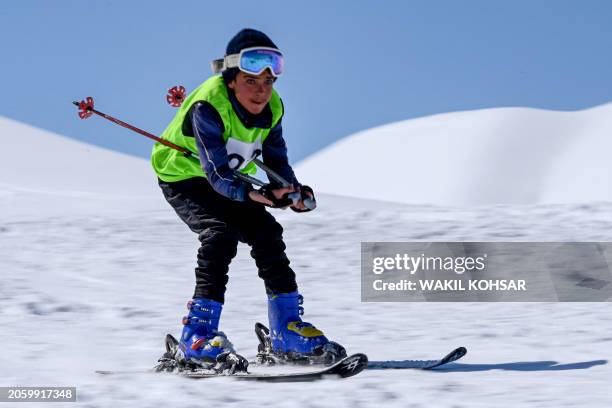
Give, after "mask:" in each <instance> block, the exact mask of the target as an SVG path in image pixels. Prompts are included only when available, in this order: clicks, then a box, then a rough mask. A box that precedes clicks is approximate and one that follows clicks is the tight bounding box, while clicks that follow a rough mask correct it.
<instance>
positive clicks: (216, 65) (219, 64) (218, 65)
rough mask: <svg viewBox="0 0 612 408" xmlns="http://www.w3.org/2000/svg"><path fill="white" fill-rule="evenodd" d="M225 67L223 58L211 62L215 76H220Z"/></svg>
mask: <svg viewBox="0 0 612 408" xmlns="http://www.w3.org/2000/svg"><path fill="white" fill-rule="evenodd" d="M223 66H224V61H223V58H220V59H216V60H212V61H211V62H210V69H212V72H213V74H220V73H221V72H223Z"/></svg>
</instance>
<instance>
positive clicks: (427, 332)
mask: <svg viewBox="0 0 612 408" xmlns="http://www.w3.org/2000/svg"><path fill="white" fill-rule="evenodd" d="M7 129H9V130H8V131H7ZM0 132H1V133H2V134H7V132H10V134H11V135H12V137H13V138H12V139H11V140H12V141H13V142H12V143H15V144H16V145H15V146H14V149H13V150H12V151H18V150H19V148H23V147H25V146H29V147H30V148H32V149H33V150H37V148H36V146H40V144H39V142H40V143H46V145H45V151H46V153H52V154H42V153H44V152H41V154H40V156H37V157H34V159H33V158H32V156H28V157H22V158H21V159H20V158H17V157H14V156H12V155H11V158H9V159H8V160H4V161H0V183H1V187H2V188H1V191H0V243H1V245H0V271H1V272H0V273H1V277H2V279H0V326H1V327H2V330H1V331H0V347H1V349H2V350H3V352H2V353H0V386H9V385H11V386H12V385H21V386H25V385H32V386H34V385H39V386H50V385H56V386H76V387H77V393H78V402H77V404H75V405H76V406H83V407H111V406H112V407H117V406H134V407H159V406H180V407H202V406H237V407H238V406H240V407H244V406H283V407H285V406H288V407H291V406H295V407H327V406H351V407H367V406H383V405H384V406H385V407H431V406H435V407H438V406H440V407H472V406H482V407H492V406H521V407H523V406H525V407H551V406H553V407H570V406H572V407H573V406H575V407H609V406H611V405H612V396H611V395H610V393H609V383H610V379H611V378H612V369H610V363H609V360H610V359H612V351H611V350H612V334H611V333H612V313H611V308H610V304H609V303H571V304H570V303H556V304H552V303H550V304H549V303H361V302H360V267H359V262H360V242H361V241H368V240H369V241H412V240H426V241H453V240H457V241H462V240H470V241H478V240H482V241H495V240H499V241H514V240H516V241H529V240H543V241H546V240H595V241H609V240H611V239H612V232H610V231H612V217H611V215H612V203H608V202H592V203H586V204H546V205H543V204H540V205H517V204H514V205H489V206H479V207H471V208H465V207H464V208H462V207H449V206H434V205H418V204H413V205H408V204H397V203H390V202H385V201H374V200H356V199H350V198H346V197H340V196H333V195H324V194H323V195H320V196H319V197H318V198H319V208H318V209H317V210H316V211H315V212H313V213H310V214H295V213H293V212H283V211H275V212H274V214H275V215H276V216H277V217H278V219H279V220H280V221H281V223H282V224H283V225H284V226H285V238H286V242H287V246H288V251H287V252H288V255H289V256H290V259H291V260H292V265H293V267H294V269H295V270H296V272H297V274H298V283H299V284H300V287H301V291H302V292H303V294H304V296H305V305H304V306H305V307H306V317H307V318H308V320H310V321H312V322H314V323H315V324H316V325H317V326H319V327H321V328H322V329H324V330H325V331H326V333H327V334H328V335H329V336H330V337H331V338H333V339H335V340H337V341H339V342H341V343H343V344H344V345H346V346H347V348H348V349H349V351H353V352H357V351H360V352H365V353H367V354H368V356H369V357H370V359H371V360H376V361H381V360H382V361H385V360H404V359H427V358H437V357H439V356H440V355H441V354H443V353H445V352H447V351H449V349H450V348H451V347H455V346H459V345H463V346H466V347H467V348H468V350H469V352H468V355H467V356H466V357H464V359H463V360H461V361H460V362H458V363H456V364H454V365H452V366H449V367H448V368H447V369H445V370H440V371H437V372H418V371H413V370H393V371H391V370H387V371H374V370H372V371H365V372H363V373H361V374H359V375H358V376H356V377H354V378H352V379H348V380H323V381H319V382H313V383H287V384H265V383H245V382H236V381H232V380H231V379H227V378H218V379H212V380H205V381H197V380H189V379H185V378H180V377H177V376H173V375H154V374H139V375H133V374H131V375H118V376H110V377H107V376H99V375H97V374H95V373H94V370H97V369H133V368H147V367H150V366H151V365H152V364H153V363H154V362H155V361H156V359H157V357H159V355H160V354H161V352H162V350H163V337H164V335H165V333H167V332H170V333H173V334H178V333H179V330H180V327H181V325H180V319H181V317H182V316H183V314H184V313H185V308H184V304H185V302H186V301H187V300H188V299H189V298H190V296H191V294H192V291H193V281H194V272H193V268H194V264H195V255H196V249H197V245H198V242H197V240H196V237H195V235H194V234H193V233H191V232H190V231H189V230H188V229H187V228H186V227H185V226H184V225H183V224H182V223H181V221H180V220H179V219H178V217H176V215H175V214H174V213H173V211H172V209H171V208H170V207H169V206H168V205H167V204H166V203H165V202H164V201H163V198H162V196H161V194H160V193H159V192H158V191H157V187H156V185H155V179H154V177H153V176H152V173H151V171H150V170H149V168H148V163H147V162H146V161H144V160H140V159H135V158H130V157H127V156H124V155H120V154H117V153H113V152H109V151H105V150H102V149H99V148H95V147H91V146H87V145H83V144H80V143H77V142H74V141H71V140H69V139H64V138H60V137H59V136H57V135H53V134H50V133H48V132H44V131H39V130H36V129H33V128H30V127H27V126H25V125H22V124H18V123H16V122H12V121H9V120H7V119H1V120H0ZM16 135H19V137H18V138H16V137H15V136H16ZM21 143H23V144H21ZM34 143H36V144H34ZM23 162H25V163H23ZM19 163H23V164H22V165H19ZM298 175H299V174H298ZM423 177H427V175H426V174H423ZM313 187H315V189H316V187H317V186H316V184H315V183H313ZM265 307H266V302H265V294H264V290H263V284H262V283H261V282H260V281H259V279H258V277H257V273H256V269H255V266H254V263H253V262H252V260H251V259H250V258H249V253H248V248H246V247H244V246H241V247H240V249H239V253H238V256H237V257H236V259H235V260H234V262H233V264H232V267H231V271H230V282H229V289H228V294H227V303H226V306H225V309H224V312H223V318H222V324H221V327H222V329H223V330H224V331H225V332H226V333H227V334H228V335H229V336H230V339H231V340H232V341H233V342H234V344H235V345H236V346H237V348H238V351H239V352H242V353H243V354H244V355H246V356H253V355H254V352H255V348H256V344H257V340H256V338H255V336H254V334H253V325H254V323H255V322H256V321H264V322H265V318H266V309H265ZM35 405H36V404H31V405H28V406H35ZM41 405H42V404H41ZM56 405H57V406H59V404H49V405H47V403H45V404H44V405H43V406H50V407H51V406H56ZM65 405H67V404H65ZM7 406H8V404H7ZM71 406H72V405H71Z"/></svg>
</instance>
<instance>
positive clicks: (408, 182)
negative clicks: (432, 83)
mask: <svg viewBox="0 0 612 408" xmlns="http://www.w3.org/2000/svg"><path fill="white" fill-rule="evenodd" d="M610 134H612V103H608V104H606V105H601V106H597V107H594V108H590V109H586V110H582V111H576V112H559V111H548V110H541V109H530V108H494V109H483V110H476V111H466V112H452V113H444V114H440V115H434V116H428V117H424V118H419V119H411V120H405V121H402V122H397V123H390V124H387V125H384V126H380V127H376V128H373V129H368V130H365V131H362V132H359V133H356V134H354V135H351V136H348V137H346V138H343V139H341V140H339V141H338V142H336V143H334V144H333V145H331V146H329V147H327V148H325V149H323V150H321V151H319V152H317V153H315V154H314V155H312V156H310V157H308V158H306V159H305V160H303V161H302V162H300V163H299V165H298V166H297V172H298V174H300V177H302V178H303V179H304V180H307V181H309V182H310V183H312V184H313V185H316V186H317V188H318V190H319V191H321V192H328V193H336V194H342V195H346V196H354V197H361V198H373V199H380V198H383V197H384V198H385V199H388V200H392V201H398V202H403V203H410V204H422V203H429V204H436V205H459V206H466V205H468V206H473V205H489V204H548V203H585V202H586V203H591V202H595V201H603V200H605V201H612V182H611V179H610V174H611V171H612V165H611V163H612V161H610V155H609V152H610V149H612V139H610Z"/></svg>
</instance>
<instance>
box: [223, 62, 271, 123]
mask: <svg viewBox="0 0 612 408" xmlns="http://www.w3.org/2000/svg"><path fill="white" fill-rule="evenodd" d="M273 85H274V75H272V73H271V72H270V70H268V69H266V70H265V71H263V72H262V73H261V74H259V75H253V74H247V73H244V72H242V71H240V72H238V75H236V79H234V80H233V81H232V82H230V83H229V84H228V87H229V88H230V89H232V90H233V91H234V94H235V95H236V99H238V102H240V104H241V105H242V106H244V108H245V109H246V110H247V111H249V112H250V113H252V114H254V115H257V114H258V113H261V111H263V110H264V108H265V107H266V105H267V104H268V102H270V98H271V97H272V88H273Z"/></svg>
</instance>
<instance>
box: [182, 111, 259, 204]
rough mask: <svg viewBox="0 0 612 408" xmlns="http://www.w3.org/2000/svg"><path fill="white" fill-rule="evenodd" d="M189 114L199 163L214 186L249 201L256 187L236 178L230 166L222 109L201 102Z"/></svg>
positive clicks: (231, 197) (230, 196) (231, 195)
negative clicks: (251, 192) (250, 194)
mask: <svg viewBox="0 0 612 408" xmlns="http://www.w3.org/2000/svg"><path fill="white" fill-rule="evenodd" d="M189 116H190V118H191V124H192V128H193V136H194V137H195V138H196V145H197V147H198V152H199V156H200V163H202V169H203V170H204V172H205V173H206V176H207V177H208V181H209V183H210V184H211V186H212V187H213V189H214V190H215V191H216V192H217V193H219V194H221V195H223V196H225V197H227V198H229V199H231V200H235V201H247V200H248V194H249V191H251V190H252V189H253V187H252V186H251V185H250V184H248V183H246V182H244V181H242V180H239V179H236V177H235V176H234V172H233V171H232V170H231V169H230V167H229V162H228V159H227V150H226V148H225V141H224V140H223V130H224V127H223V121H222V120H221V117H220V116H219V113H218V112H217V111H216V110H215V108H213V107H212V106H211V105H210V104H209V103H207V102H198V103H196V104H194V106H193V107H192V108H191V110H190V112H189Z"/></svg>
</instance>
